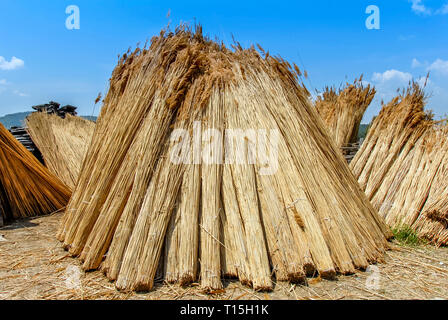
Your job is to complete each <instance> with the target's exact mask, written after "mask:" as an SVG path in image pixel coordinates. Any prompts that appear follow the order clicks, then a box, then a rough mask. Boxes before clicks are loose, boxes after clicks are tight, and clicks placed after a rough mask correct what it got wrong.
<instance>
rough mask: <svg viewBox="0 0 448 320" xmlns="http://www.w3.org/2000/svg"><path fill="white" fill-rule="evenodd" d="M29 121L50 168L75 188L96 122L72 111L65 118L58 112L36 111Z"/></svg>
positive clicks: (28, 118) (29, 117) (33, 136)
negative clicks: (73, 113)
mask: <svg viewBox="0 0 448 320" xmlns="http://www.w3.org/2000/svg"><path fill="white" fill-rule="evenodd" d="M26 124H27V126H28V131H29V133H30V135H31V138H32V140H33V142H34V143H35V144H36V146H37V147H38V148H39V150H40V152H41V153H42V156H43V158H44V161H45V165H46V166H47V168H48V169H49V170H50V171H51V172H52V173H54V174H55V175H56V176H57V177H58V178H59V179H61V180H62V182H64V183H65V185H67V186H68V187H69V188H70V189H72V190H73V189H74V187H75V185H76V182H77V180H78V176H79V172H80V170H81V166H82V162H83V160H84V156H85V154H86V152H87V148H88V146H89V144H90V140H91V138H92V135H93V131H94V129H95V123H94V122H92V121H89V120H86V119H83V118H81V117H76V116H72V115H70V114H67V115H66V116H65V118H64V119H63V118H61V117H59V116H58V115H56V114H47V113H44V112H33V113H32V114H30V115H29V116H28V117H27V119H26Z"/></svg>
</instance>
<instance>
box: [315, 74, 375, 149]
mask: <svg viewBox="0 0 448 320" xmlns="http://www.w3.org/2000/svg"><path fill="white" fill-rule="evenodd" d="M375 93H376V91H375V88H371V87H370V85H367V86H366V87H364V85H363V82H362V76H361V77H360V78H359V79H355V81H354V82H353V84H349V83H347V84H346V86H345V87H344V88H340V89H339V90H336V89H335V88H329V87H326V88H325V90H324V92H323V93H322V95H321V96H318V97H317V100H316V104H315V105H316V109H317V112H318V113H319V115H320V116H321V118H322V119H323V120H324V122H325V125H326V126H327V128H328V130H329V133H330V135H331V136H332V137H333V138H334V141H335V142H336V145H337V146H338V147H339V148H341V147H344V146H347V145H349V144H353V143H355V142H357V140H358V131H359V126H360V124H361V121H362V117H363V116H364V113H365V112H366V110H367V108H368V107H369V105H370V103H371V102H372V100H373V98H374V97H375Z"/></svg>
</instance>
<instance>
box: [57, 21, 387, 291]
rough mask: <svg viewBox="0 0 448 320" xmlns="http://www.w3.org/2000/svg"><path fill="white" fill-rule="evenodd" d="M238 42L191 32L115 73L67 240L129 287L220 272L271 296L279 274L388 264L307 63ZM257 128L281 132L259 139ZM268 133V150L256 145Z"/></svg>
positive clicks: (297, 277)
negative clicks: (301, 68)
mask: <svg viewBox="0 0 448 320" xmlns="http://www.w3.org/2000/svg"><path fill="white" fill-rule="evenodd" d="M233 49H234V50H230V49H227V48H226V47H225V46H224V45H223V44H217V43H215V42H213V41H210V40H209V39H207V38H206V37H204V36H203V35H202V30H201V28H200V27H197V29H196V31H195V32H192V31H191V30H190V29H188V28H187V27H185V26H182V27H179V28H177V29H176V31H175V32H174V33H172V32H166V31H162V33H161V34H160V36H158V37H154V38H153V39H152V41H151V45H150V47H149V49H146V48H145V49H143V50H140V49H137V50H136V51H135V52H133V53H129V52H128V54H126V55H124V56H123V57H122V58H121V59H120V62H119V64H118V66H117V67H116V68H115V70H114V72H113V74H112V78H111V82H110V90H109V92H108V94H107V97H106V99H105V104H104V106H103V108H102V110H101V114H100V117H99V119H98V122H97V125H96V127H95V133H94V135H93V138H92V142H91V144H90V147H89V150H88V152H87V155H86V158H85V160H84V163H83V167H82V170H81V174H80V178H79V181H78V185H77V186H76V188H75V191H74V193H73V197H72V198H71V200H70V203H69V206H68V209H67V211H66V214H65V216H64V221H63V222H62V225H61V228H60V231H59V235H58V236H59V238H60V239H61V240H62V241H64V243H65V246H66V248H67V249H68V250H69V252H70V253H71V254H73V255H79V256H80V258H81V259H82V260H83V261H84V264H83V268H84V269H86V270H90V269H97V268H99V267H100V266H101V268H102V270H103V271H104V272H105V273H106V275H107V276H108V277H109V278H110V279H111V280H116V287H117V288H118V289H122V290H127V289H133V290H149V289H151V288H152V287H153V283H154V278H155V275H156V274H157V273H158V272H163V274H164V276H165V279H166V280H167V281H169V282H178V283H180V284H182V285H187V284H189V283H191V282H193V281H196V280H198V279H200V282H201V285H202V286H203V287H204V289H207V290H212V289H219V288H221V287H222V281H221V278H222V277H223V276H224V277H232V278H238V279H239V280H240V281H241V282H242V283H244V284H247V285H250V286H252V287H253V288H254V289H256V290H269V289H271V288H272V286H273V281H272V275H274V276H275V278H276V279H277V280H279V281H291V282H304V281H306V275H307V274H313V273H316V274H317V273H319V274H320V275H321V276H322V277H326V278H333V277H335V275H336V274H337V273H338V272H339V273H343V274H347V273H353V272H354V271H355V269H357V268H360V269H363V268H366V267H367V266H368V265H369V263H371V262H374V261H379V260H381V259H382V255H383V252H384V249H385V248H386V247H387V240H386V238H387V237H388V236H390V234H389V233H388V229H387V227H386V225H385V224H384V223H383V222H382V221H381V219H379V218H378V216H377V214H376V212H375V210H374V209H373V208H372V206H371V205H370V203H369V202H368V201H367V200H366V198H365V195H364V194H363V193H362V192H361V190H360V189H359V186H358V185H357V182H356V180H355V179H354V177H353V175H352V174H351V173H350V170H349V168H348V165H347V164H346V163H345V161H344V159H343V157H342V155H341V154H340V152H338V151H337V150H336V148H335V147H334V144H333V143H330V142H329V139H330V138H329V136H328V134H327V133H326V130H325V128H324V125H323V123H322V121H321V120H320V119H319V116H318V115H317V113H316V111H315V110H314V108H313V107H312V106H311V104H310V101H309V99H308V93H307V91H306V90H305V89H304V87H303V86H301V85H299V83H298V72H297V71H298V68H296V72H294V71H292V69H291V66H290V65H289V64H288V63H287V62H285V61H284V60H282V59H281V58H273V57H270V56H269V55H268V54H265V56H264V58H263V57H262V55H261V54H260V53H259V52H258V51H256V50H255V49H254V48H251V49H246V50H243V49H242V48H241V46H240V45H239V44H236V45H234V46H233ZM179 129H183V130H184V131H182V132H183V133H184V134H183V135H180V136H179V135H178V134H179ZM209 129H214V130H212V131H210V130H209ZM228 129H235V130H236V129H239V130H240V131H239V132H245V134H244V135H243V136H242V138H241V137H239V136H238V135H236V136H235V135H231V134H230V131H229V130H228ZM251 130H252V131H251ZM263 130H264V131H263ZM201 132H202V134H201ZM233 132H234V131H233ZM251 132H262V133H263V132H264V133H270V135H265V136H263V135H260V137H261V138H260V137H258V138H257V137H256V138H255V141H256V142H255V141H254V140H253V137H251ZM198 133H199V135H198ZM220 133H223V134H222V135H221V134H220ZM275 133H277V135H275ZM273 135H274V138H275V137H276V136H278V141H277V142H278V143H276V140H275V139H274V138H273ZM268 138H269V139H268ZM297 139H300V143H298V142H297ZM259 140H265V141H266V142H267V143H265V144H263V146H264V147H265V149H267V152H262V151H263V150H260V151H259V152H255V153H254V149H253V148H252V147H251V146H253V145H254V144H256V145H258V146H259V145H260V144H259V142H260V141H259ZM277 149H278V150H277ZM260 154H261V156H260ZM231 155H233V156H231ZM277 156H278V169H277V170H272V171H269V169H270V165H274V164H275V161H274V160H275V159H274V158H275V157H277ZM230 158H232V159H233V161H229V159H230ZM249 158H250V159H252V158H256V159H255V160H254V161H248V159H249ZM273 159H274V160H273ZM178 160H179V161H178ZM252 160H253V159H252ZM271 167H272V166H271Z"/></svg>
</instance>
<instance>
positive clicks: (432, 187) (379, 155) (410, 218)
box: [351, 83, 448, 244]
mask: <svg viewBox="0 0 448 320" xmlns="http://www.w3.org/2000/svg"><path fill="white" fill-rule="evenodd" d="M424 104H425V97H424V92H423V90H422V89H421V88H420V87H419V86H418V85H417V84H415V83H413V84H411V85H410V86H409V88H408V89H407V90H406V91H404V92H402V93H401V95H400V96H399V97H397V98H395V99H393V100H392V101H391V102H390V103H389V104H387V105H385V106H384V107H383V109H382V110H381V112H380V114H379V116H378V117H377V118H376V119H375V120H374V122H373V124H372V127H371V129H370V131H369V134H368V136H367V138H366V141H365V142H364V144H363V145H362V147H361V149H360V151H359V152H358V154H357V155H356V157H355V159H353V162H352V163H351V168H352V170H353V172H354V173H355V176H356V177H357V178H358V181H359V183H360V185H361V187H362V188H363V189H364V190H365V192H366V195H367V197H368V198H369V200H371V202H372V204H373V206H374V207H375V208H376V209H378V211H379V213H380V215H381V216H382V217H384V218H385V220H386V223H388V224H389V225H390V226H392V227H400V226H402V225H407V226H410V227H412V228H414V229H415V230H417V231H418V234H419V235H420V236H421V237H424V238H427V239H429V240H431V241H433V242H434V243H437V244H442V243H446V240H447V239H446V234H447V230H446V221H445V220H444V218H443V217H444V216H445V215H446V212H447V211H446V204H445V200H444V199H445V194H446V190H447V182H446V181H448V180H447V179H446V178H447V169H446V166H447V159H448V134H447V133H448V131H447V130H446V128H445V127H441V126H440V125H437V124H436V123H435V122H434V121H432V120H431V118H430V116H428V115H427V114H426V113H425V111H424ZM444 235H445V237H444Z"/></svg>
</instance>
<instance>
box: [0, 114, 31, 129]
mask: <svg viewBox="0 0 448 320" xmlns="http://www.w3.org/2000/svg"><path fill="white" fill-rule="evenodd" d="M30 113H31V112H18V113H12V114H7V115H5V116H3V117H0V122H1V123H2V124H3V125H4V126H5V127H6V129H9V128H11V127H23V126H24V125H25V118H26V117H27V116H28V115H29V114H30Z"/></svg>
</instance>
